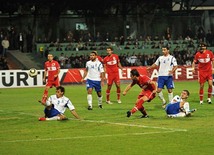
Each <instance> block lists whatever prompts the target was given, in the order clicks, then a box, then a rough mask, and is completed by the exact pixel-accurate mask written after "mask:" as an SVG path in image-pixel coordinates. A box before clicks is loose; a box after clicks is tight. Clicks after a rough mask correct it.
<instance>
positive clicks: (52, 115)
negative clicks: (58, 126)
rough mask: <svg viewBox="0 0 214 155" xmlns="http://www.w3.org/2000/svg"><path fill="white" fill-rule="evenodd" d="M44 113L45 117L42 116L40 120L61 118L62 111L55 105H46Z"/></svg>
mask: <svg viewBox="0 0 214 155" xmlns="http://www.w3.org/2000/svg"><path fill="white" fill-rule="evenodd" d="M44 113H45V117H40V118H39V121H52V120H59V119H60V117H59V116H58V115H59V114H60V112H59V111H58V110H56V109H55V108H54V107H53V105H51V106H48V107H46V108H45V110H44Z"/></svg>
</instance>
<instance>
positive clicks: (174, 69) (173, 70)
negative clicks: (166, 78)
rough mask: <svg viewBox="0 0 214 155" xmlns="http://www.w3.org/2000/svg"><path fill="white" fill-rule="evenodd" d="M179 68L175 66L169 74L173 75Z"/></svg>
mask: <svg viewBox="0 0 214 155" xmlns="http://www.w3.org/2000/svg"><path fill="white" fill-rule="evenodd" d="M177 68H178V66H173V68H172V70H171V71H169V74H171V75H172V74H173V73H174V72H175V71H176V69H177Z"/></svg>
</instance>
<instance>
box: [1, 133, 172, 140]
mask: <svg viewBox="0 0 214 155" xmlns="http://www.w3.org/2000/svg"><path fill="white" fill-rule="evenodd" d="M170 132H176V131H161V132H144V133H126V134H112V135H99V136H97V135H96V136H77V137H63V138H44V139H40V138H38V139H20V140H9V141H1V142H3V143H17V142H35V141H53V140H70V139H86V138H103V137H116V136H130V135H131V136H139V135H149V134H165V133H170Z"/></svg>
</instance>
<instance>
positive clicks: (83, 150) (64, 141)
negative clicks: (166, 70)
mask: <svg viewBox="0 0 214 155" xmlns="http://www.w3.org/2000/svg"><path fill="white" fill-rule="evenodd" d="M175 86H176V88H175V89H174V94H180V92H181V91H182V90H183V89H188V90H189V91H190V93H191V94H190V97H189V102H190V107H191V108H197V109H198V111H196V112H195V113H194V115H193V116H192V117H188V118H173V119H171V118H167V117H166V115H165V112H164V110H163V109H162V108H161V102H160V100H159V99H158V98H155V99H154V100H153V101H152V102H150V103H145V104H144V106H145V107H146V110H147V112H148V114H149V115H150V118H148V119H140V118H139V117H140V112H136V113H135V114H134V115H132V116H131V117H130V118H127V117H126V112H127V110H130V109H131V108H132V107H133V106H134V102H135V100H136V97H137V95H138V93H139V92H140V88H139V87H138V86H134V87H133V88H132V89H131V90H130V92H128V94H127V95H126V96H122V98H121V100H122V102H123V103H122V104H117V103H116V92H115V87H113V88H112V95H111V99H112V101H113V102H114V104H113V105H107V104H106V103H104V102H103V107H104V109H98V107H97V97H96V94H95V92H93V106H94V108H93V110H92V111H88V110H87V101H86V89H85V86H84V85H69V86H65V88H66V96H67V97H69V98H70V99H71V101H72V102H73V104H74V106H75V107H76V111H77V113H78V114H79V115H80V117H81V118H82V120H81V121H80V120H75V119H73V116H72V115H71V114H70V112H69V111H66V115H67V116H68V117H69V118H70V119H69V120H68V121H61V122H60V121H44V122H39V121H38V118H39V117H40V116H42V115H43V108H44V107H43V106H41V105H40V104H39V103H37V100H38V99H40V98H41V95H42V93H43V89H44V88H17V89H0V99H1V102H0V154H2V155H25V154H26V155H29V154H30V155H43V154H45V155H49V154H51V155H55V154H63V155H85V154H88V155H112V154H113V155H117V154H121V155H138V154H143V155H144V154H146V155H156V154H157V155H160V154H162V155H168V154H169V155H171V154H173V155H177V154H178V155H181V154H185V155H189V154H202V155H209V154H212V153H213V147H214V123H213V117H214V104H211V105H208V104H207V103H206V102H205V104H204V105H199V97H198V89H199V84H198V83H197V82H196V81H190V82H189V81H188V82H175ZM125 87H126V84H123V85H122V90H123V89H124V88H125ZM53 93H55V89H51V90H50V94H53ZM164 95H165V96H166V97H167V92H166V90H164ZM103 96H104V97H103V101H105V87H104V88H103ZM206 98H207V86H206V88H205V97H204V99H206Z"/></svg>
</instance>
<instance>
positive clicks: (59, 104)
mask: <svg viewBox="0 0 214 155" xmlns="http://www.w3.org/2000/svg"><path fill="white" fill-rule="evenodd" d="M51 104H53V105H54V108H55V109H57V110H58V111H59V112H60V113H61V114H63V113H64V112H65V110H66V108H68V109H69V110H74V109H75V108H74V106H73V104H72V103H71V101H70V100H69V98H67V97H65V96H63V97H61V98H57V97H56V95H51V96H50V97H49V98H48V100H47V101H46V105H47V106H49V105H51Z"/></svg>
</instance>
